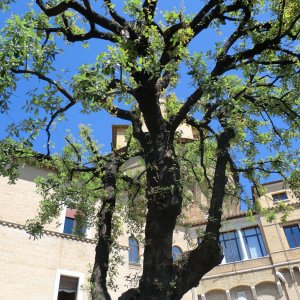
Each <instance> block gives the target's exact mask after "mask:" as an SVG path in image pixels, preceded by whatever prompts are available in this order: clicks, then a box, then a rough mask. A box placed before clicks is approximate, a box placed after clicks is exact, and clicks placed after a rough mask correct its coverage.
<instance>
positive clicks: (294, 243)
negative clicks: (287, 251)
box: [283, 225, 300, 248]
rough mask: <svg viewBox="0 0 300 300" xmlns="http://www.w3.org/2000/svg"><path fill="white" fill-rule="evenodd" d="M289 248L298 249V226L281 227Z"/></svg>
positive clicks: (299, 241)
mask: <svg viewBox="0 0 300 300" xmlns="http://www.w3.org/2000/svg"><path fill="white" fill-rule="evenodd" d="M283 229H284V233H285V236H286V239H287V241H288V243H289V246H290V248H296V247H300V230H299V226H298V225H291V226H286V227H283Z"/></svg>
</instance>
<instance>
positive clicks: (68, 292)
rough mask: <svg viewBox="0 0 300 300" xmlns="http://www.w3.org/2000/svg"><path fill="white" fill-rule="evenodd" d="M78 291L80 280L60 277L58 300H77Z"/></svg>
mask: <svg viewBox="0 0 300 300" xmlns="http://www.w3.org/2000/svg"><path fill="white" fill-rule="evenodd" d="M77 290H78V278H76V277H69V276H64V275H61V276H60V281H59V288H58V295H57V300H76V299H77Z"/></svg>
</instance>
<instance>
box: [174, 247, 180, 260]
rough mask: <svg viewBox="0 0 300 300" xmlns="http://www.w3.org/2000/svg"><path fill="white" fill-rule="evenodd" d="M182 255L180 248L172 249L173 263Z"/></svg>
mask: <svg viewBox="0 0 300 300" xmlns="http://www.w3.org/2000/svg"><path fill="white" fill-rule="evenodd" d="M181 254H182V251H181V249H180V248H179V247H177V246H173V247H172V258H173V261H175V260H177V259H178V258H179V257H180V256H181Z"/></svg>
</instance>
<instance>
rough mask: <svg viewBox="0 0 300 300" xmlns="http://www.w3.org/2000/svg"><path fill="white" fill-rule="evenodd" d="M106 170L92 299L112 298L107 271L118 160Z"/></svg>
mask: <svg viewBox="0 0 300 300" xmlns="http://www.w3.org/2000/svg"><path fill="white" fill-rule="evenodd" d="M104 172H105V174H104V176H103V184H104V190H105V193H104V197H103V199H102V201H103V202H102V206H101V209H100V210H99V212H98V214H97V217H98V220H97V225H98V228H97V230H98V241H97V246H96V249H95V252H96V254H95V262H94V267H93V272H92V277H91V285H92V286H91V297H92V300H111V297H110V295H109V293H108V290H107V272H108V266H109V254H110V251H111V244H112V237H111V235H112V234H111V230H112V217H113V212H114V208H115V203H116V192H115V191H116V175H117V162H116V161H114V160H112V161H110V162H109V163H108V165H107V166H106V167H105V171H104Z"/></svg>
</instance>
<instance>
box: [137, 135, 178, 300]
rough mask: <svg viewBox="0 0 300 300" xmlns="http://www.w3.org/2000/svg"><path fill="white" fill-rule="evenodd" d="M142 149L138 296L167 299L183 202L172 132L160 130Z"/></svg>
mask: <svg viewBox="0 0 300 300" xmlns="http://www.w3.org/2000/svg"><path fill="white" fill-rule="evenodd" d="M144 152H145V162H146V170H147V190H146V196H147V201H148V211H147V216H146V227H145V249H144V262H143V275H142V278H141V281H140V286H139V291H140V295H139V297H138V299H143V300H144V299H145V300H146V299H149V300H150V299H151V300H155V299H164V300H167V299H170V296H171V294H172V280H173V260H172V240H173V231H174V228H175V225H176V219H177V216H178V215H179V214H180V213H181V205H182V186H181V182H180V168H179V164H178V162H177V159H176V153H175V150H174V148H173V136H172V133H170V131H168V130H161V133H159V134H158V135H157V136H156V138H155V140H154V141H153V140H151V141H150V142H149V145H148V148H147V149H144Z"/></svg>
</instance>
